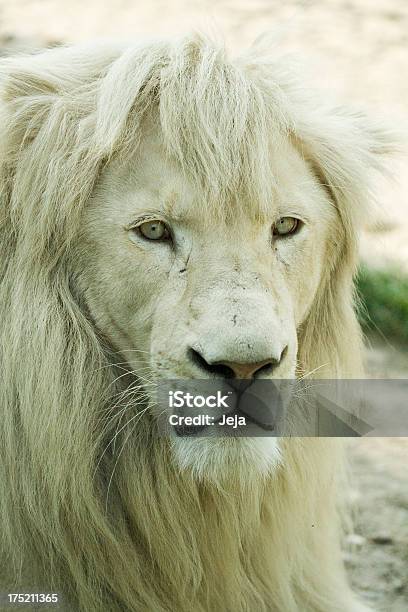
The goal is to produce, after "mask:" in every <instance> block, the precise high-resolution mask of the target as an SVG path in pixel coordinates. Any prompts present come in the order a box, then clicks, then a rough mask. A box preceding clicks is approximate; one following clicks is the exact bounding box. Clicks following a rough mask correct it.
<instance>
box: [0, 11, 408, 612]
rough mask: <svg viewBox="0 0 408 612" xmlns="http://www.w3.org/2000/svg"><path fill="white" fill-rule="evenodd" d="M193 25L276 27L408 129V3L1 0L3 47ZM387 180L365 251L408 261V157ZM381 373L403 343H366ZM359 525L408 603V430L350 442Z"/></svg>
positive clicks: (353, 562) (345, 89) (407, 372)
mask: <svg viewBox="0 0 408 612" xmlns="http://www.w3.org/2000/svg"><path fill="white" fill-rule="evenodd" d="M191 28H194V29H197V28H199V29H204V30H206V31H214V32H221V33H222V35H223V36H224V37H225V39H226V40H227V43H228V44H229V46H230V47H231V49H232V50H233V51H234V52H236V51H239V48H240V47H241V46H243V45H247V44H250V43H251V42H252V41H253V40H254V39H255V38H256V37H257V36H259V35H260V34H262V33H264V32H268V31H269V32H274V33H275V36H276V40H277V42H276V45H277V47H278V48H282V49H284V50H287V51H289V52H293V53H295V54H298V55H300V56H301V57H302V58H305V61H306V64H307V65H309V66H311V68H312V72H314V74H315V75H316V77H317V80H318V81H319V82H320V84H321V85H324V86H326V87H327V88H328V89H330V90H334V91H335V92H337V93H338V94H339V96H340V98H341V99H342V100H343V101H344V102H347V103H352V104H355V105H357V106H359V107H362V108H364V109H366V111H367V112H369V113H371V114H372V115H375V116H379V117H381V118H383V119H384V120H385V121H389V122H390V123H391V124H392V125H393V126H395V127H397V128H398V129H399V130H400V132H401V134H402V133H404V132H408V1H407V0H309V1H308V0H305V1H303V2H300V1H295V0H286V1H283V0H234V1H232V0H211V1H207V2H202V1H199V0H166V1H164V0H155V1H151V2H149V3H147V2H137V1H132V0H110V1H109V0H106V1H105V2H101V1H100V0H87V1H86V2H83V0H70V1H69V2H68V1H65V0H59V1H58V0H41V1H40V0H37V1H35V0H0V51H1V49H2V50H3V52H6V53H7V52H9V51H13V50H20V49H32V48H35V47H43V46H44V45H49V44H55V43H60V42H76V41H81V40H86V39H89V38H94V37H112V36H115V37H119V38H135V39H139V38H140V37H146V36H157V35H159V36H160V35H169V34H177V33H182V32H184V31H187V30H189V29H191ZM393 172H394V174H395V179H396V182H395V185H393V186H391V185H390V183H387V182H385V183H384V182H379V183H378V188H377V193H378V208H377V209H376V212H375V214H373V215H372V216H371V217H370V219H367V223H366V232H365V236H364V240H363V244H362V257H363V258H364V259H366V260H367V262H368V263H370V264H372V265H373V264H374V265H381V266H382V265H385V264H386V263H389V262H392V263H393V264H396V265H398V266H402V267H403V268H405V269H407V270H408V195H407V194H408V162H407V161H406V160H402V161H400V162H398V163H394V164H393ZM366 363H367V370H368V373H369V375H370V376H372V377H374V378H382V377H384V378H407V377H408V355H407V351H406V349H404V348H401V347H399V348H398V347H395V346H392V345H391V344H387V343H378V342H374V344H372V345H371V346H370V348H368V349H367V351H366ZM350 457H351V462H352V481H353V490H352V502H353V504H354V506H355V508H356V523H355V533H354V534H352V535H351V536H350V537H349V543H350V545H351V546H352V552H350V553H347V554H346V561H347V565H348V567H349V571H350V576H351V579H352V582H353V584H354V585H355V588H356V589H357V591H359V592H360V593H361V594H362V595H363V596H364V597H365V598H366V599H367V600H368V601H371V602H372V604H373V606H374V607H375V608H376V609H377V610H384V611H386V612H403V611H406V610H408V439H403V438H362V439H356V440H353V441H352V442H350Z"/></svg>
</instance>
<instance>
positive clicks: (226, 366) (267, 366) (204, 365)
mask: <svg viewBox="0 0 408 612" xmlns="http://www.w3.org/2000/svg"><path fill="white" fill-rule="evenodd" d="M286 352H287V347H285V348H284V349H283V351H281V353H280V355H279V357H272V356H271V357H269V358H268V359H263V360H262V361H254V362H251V363H241V362H237V361H227V360H225V361H213V362H208V361H207V360H206V359H205V358H204V356H203V355H202V354H201V353H200V352H198V351H197V350H195V349H190V357H191V359H192V360H193V361H194V363H195V364H196V365H198V366H199V367H200V368H201V369H202V370H206V371H207V372H208V373H210V374H216V375H218V376H222V377H223V378H239V379H251V378H255V377H256V375H257V374H260V373H261V372H262V373H264V374H267V373H271V372H272V371H273V370H274V369H275V368H276V367H277V366H278V365H279V364H280V363H281V361H282V359H283V357H284V356H285V354H286Z"/></svg>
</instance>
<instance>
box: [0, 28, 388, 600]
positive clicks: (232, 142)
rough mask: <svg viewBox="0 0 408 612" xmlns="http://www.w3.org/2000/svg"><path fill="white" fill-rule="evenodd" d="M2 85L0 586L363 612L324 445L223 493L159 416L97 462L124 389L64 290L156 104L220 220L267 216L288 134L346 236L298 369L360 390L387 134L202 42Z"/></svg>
mask: <svg viewBox="0 0 408 612" xmlns="http://www.w3.org/2000/svg"><path fill="white" fill-rule="evenodd" d="M0 72H1V85H0V92H1V108H0V112H1V131H0V163H1V170H0V171H1V185H0V189H1V203H0V283H1V285H0V287H1V300H0V326H1V329H0V334H1V336H0V339H1V342H0V369H1V374H2V384H1V388H0V406H1V422H0V436H1V438H0V453H1V461H0V473H1V482H2V483H3V486H2V494H1V496H0V516H1V523H2V524H1V550H2V553H1V558H2V562H1V563H2V566H3V567H2V572H3V579H2V580H3V584H4V585H6V586H7V588H11V587H12V586H13V585H17V586H16V587H13V588H16V589H17V590H18V585H26V587H28V586H29V585H31V586H32V587H36V590H39V591H41V590H46V591H48V592H51V591H57V592H62V593H64V596H65V598H66V601H68V602H70V603H68V604H67V609H69V610H81V611H86V612H102V611H107V610H109V612H114V611H122V612H123V611H125V610H127V611H133V612H139V611H143V610H146V611H149V612H153V611H154V612H175V611H176V610H177V612H191V611H192V610H193V611H194V612H209V611H215V610H217V611H218V610H225V611H231V612H232V611H234V612H238V611H239V610H242V611H244V610H245V611H251V612H252V611H254V612H255V611H256V612H262V611H279V612H357V611H361V610H363V609H365V608H364V607H363V606H362V605H361V604H359V603H358V602H357V601H356V600H355V598H354V596H353V595H352V594H351V592H350V590H349V588H348V587H347V585H346V580H345V576H344V570H343V568H342V561H341V553H340V525H339V512H338V510H339V508H338V505H339V503H338V502H339V500H338V499H337V486H338V481H339V479H340V480H341V479H342V468H341V466H342V452H341V449H340V448H339V447H338V444H337V442H336V441H335V440H330V439H309V438H303V439H287V440H283V441H282V443H281V452H282V456H283V469H281V470H277V471H275V472H274V473H273V474H271V475H270V476H269V477H266V478H260V477H259V478H254V479H248V478H244V477H243V475H242V474H240V473H237V471H236V472H234V470H231V471H230V474H231V477H230V479H229V481H228V483H226V482H224V483H220V482H218V483H217V482H212V481H206V480H205V478H204V479H201V480H199V479H196V478H194V477H193V475H192V474H191V473H189V472H188V471H182V470H179V469H178V468H177V467H176V466H175V464H174V461H173V460H172V457H171V453H170V449H169V446H168V443H167V441H166V440H164V439H160V438H158V437H157V435H156V434H155V429H154V427H152V421H151V420H150V419H143V418H141V419H140V420H139V421H138V423H137V427H136V428H135V429H134V431H133V433H132V438H131V441H130V442H129V440H128V439H127V440H126V434H127V431H126V430H124V431H121V432H120V433H119V436H118V440H117V448H116V451H115V449H114V448H112V447H110V448H109V450H108V452H103V451H104V449H105V448H106V445H107V441H109V439H111V438H112V436H113V435H114V433H115V430H116V425H117V422H116V421H111V420H109V419H108V418H107V415H109V414H110V413H109V410H110V409H111V408H112V405H113V404H114V402H116V401H117V394H118V393H119V392H122V395H121V400H122V401H123V402H124V403H126V388H127V387H126V384H124V381H123V379H122V380H121V381H120V383H119V382H118V380H116V379H117V378H118V371H117V369H115V367H114V365H113V362H114V361H115V360H117V361H119V360H118V359H117V356H113V355H112V347H110V346H109V343H108V342H107V341H106V339H105V338H103V337H101V334H99V333H98V332H97V330H96V329H95V326H94V323H93V321H92V318H91V317H90V316H89V313H88V310H87V305H86V300H85V299H84V295H82V294H81V290H80V288H79V286H78V284H77V283H76V278H75V274H74V273H73V271H74V270H75V269H76V268H75V265H74V264H75V262H74V260H75V249H74V246H75V244H76V242H77V240H78V235H79V233H80V227H81V219H82V215H83V211H84V209H85V208H86V206H87V202H88V201H89V198H90V197H91V196H92V194H93V192H94V189H95V186H97V184H98V180H99V177H100V175H101V172H102V171H103V170H104V169H106V168H107V167H109V164H110V162H111V160H114V159H115V160H119V161H120V159H125V158H126V156H127V155H128V154H129V153H130V152H131V151H133V150H135V149H136V148H137V146H138V143H139V141H140V138H141V126H142V122H143V117H144V116H145V114H146V112H148V111H149V110H151V109H152V108H154V109H156V110H157V111H158V112H159V116H160V126H161V131H162V134H163V138H164V141H165V144H166V147H167V150H168V155H169V156H170V157H171V158H172V159H174V160H175V162H176V163H178V164H179V166H180V167H181V168H182V170H183V172H184V173H185V175H186V176H188V178H189V180H190V181H192V182H193V183H194V184H195V185H197V186H198V188H199V189H201V190H202V192H203V193H205V194H206V196H205V197H203V202H205V203H206V206H208V210H209V211H210V210H213V211H214V212H215V214H216V211H217V207H218V208H219V207H220V206H221V205H220V202H221V203H224V209H225V207H228V203H229V202H230V201H232V200H234V194H235V193H236V192H237V190H239V191H240V192H241V193H244V194H245V196H246V199H247V200H248V198H250V199H251V200H253V201H255V200H256V201H257V202H258V203H259V204H260V208H259V209H260V210H262V206H263V204H264V203H266V202H267V201H268V200H269V199H270V198H271V197H272V196H273V188H274V177H273V174H272V170H271V167H270V166H271V165H270V163H269V160H270V146H271V144H270V138H269V137H268V134H269V135H270V134H271V133H272V132H273V133H276V138H277V139H278V138H279V137H281V136H284V137H287V138H289V139H290V140H291V141H292V143H293V144H294V145H295V146H296V148H297V149H298V150H299V151H301V152H302V154H303V156H304V158H305V159H306V160H307V161H308V163H310V166H311V167H312V169H313V171H314V173H315V175H316V177H318V179H319V180H320V181H321V183H322V184H323V185H324V186H325V188H326V189H327V192H328V193H329V195H330V198H331V199H332V202H333V203H334V205H335V207H336V210H337V213H338V219H339V222H338V224H337V227H336V233H335V234H334V235H333V238H332V244H331V247H330V257H329V259H328V261H327V262H326V264H325V268H324V274H323V276H322V278H321V282H320V285H319V289H318V292H317V294H316V297H315V299H314V302H313V305H312V308H311V309H310V312H309V314H308V316H307V318H306V319H305V320H304V321H303V322H302V325H301V326H300V328H299V329H298V342H299V352H298V364H299V366H298V369H299V372H310V371H312V370H314V369H315V368H319V367H320V366H321V365H322V364H325V365H326V368H325V370H324V373H323V375H324V376H327V377H342V376H343V377H347V376H358V373H359V372H360V367H361V363H360V332H359V329H358V325H357V323H356V319H355V315H354V312H353V287H352V277H353V273H354V270H355V265H356V252H357V232H358V228H359V226H360V225H361V221H362V219H363V218H364V216H365V215H366V214H367V205H368V202H369V200H370V192H369V184H368V181H369V174H370V171H371V169H373V168H376V167H379V165H380V161H379V160H380V158H381V156H382V155H383V154H386V153H388V151H389V149H390V147H391V146H392V145H391V144H390V140H389V136H388V134H387V133H386V132H385V131H383V130H381V129H380V128H378V127H377V126H375V125H372V124H370V123H369V122H368V121H367V120H366V119H365V118H363V117H360V116H358V115H352V114H348V113H346V112H344V111H343V110H342V109H338V108H333V107H330V106H326V105H325V104H324V101H323V100H322V99H319V100H318V101H317V99H316V98H315V97H313V96H311V95H310V94H309V92H308V91H307V90H306V89H305V88H304V86H303V84H302V82H301V80H300V79H299V78H295V77H293V76H292V74H291V72H290V71H289V70H287V67H286V62H285V61H283V60H282V59H275V57H274V55H273V53H272V52H270V51H264V50H262V49H256V48H255V49H252V50H250V51H249V52H248V53H247V54H245V55H243V56H242V57H240V58H238V59H236V60H234V61H230V60H229V59H227V58H226V55H225V51H224V50H223V49H220V48H218V47H217V46H216V45H214V44H213V43H211V42H210V41H208V40H206V39H204V38H201V37H191V38H186V39H183V40H181V41H177V42H167V41H164V42H151V43H145V44H143V45H140V46H120V45H110V44H102V45H92V46H84V47H74V48H61V49H54V50H50V51H46V52H44V53H41V54H38V55H33V56H22V57H16V58H10V59H4V60H2V61H1V64H0ZM125 442H127V443H126V444H125ZM118 448H122V452H121V453H120V454H119V455H118V452H117V450H118ZM113 466H115V469H114V470H113V469H112V468H113ZM108 488H109V496H108V497H107V490H108ZM107 500H108V501H107ZM6 586H4V587H3V589H2V590H5V588H6Z"/></svg>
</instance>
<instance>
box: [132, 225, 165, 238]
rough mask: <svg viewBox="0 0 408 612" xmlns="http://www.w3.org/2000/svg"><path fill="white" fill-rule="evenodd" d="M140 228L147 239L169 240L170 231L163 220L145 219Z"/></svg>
mask: <svg viewBox="0 0 408 612" xmlns="http://www.w3.org/2000/svg"><path fill="white" fill-rule="evenodd" d="M138 230H139V232H140V233H141V234H142V236H143V237H144V238H147V240H168V238H170V232H169V230H168V229H167V227H166V225H165V223H163V221H145V222H144V223H141V224H140V225H138Z"/></svg>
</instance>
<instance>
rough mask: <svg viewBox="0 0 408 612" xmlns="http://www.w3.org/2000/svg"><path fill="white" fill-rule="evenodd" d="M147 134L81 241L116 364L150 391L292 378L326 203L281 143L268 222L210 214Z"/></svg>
mask: <svg viewBox="0 0 408 612" xmlns="http://www.w3.org/2000/svg"><path fill="white" fill-rule="evenodd" d="M143 134H144V135H143V138H142V140H141V142H140V145H139V147H138V150H137V152H136V153H135V154H134V155H132V156H130V157H129V158H128V159H126V160H124V159H120V160H119V159H117V160H114V161H112V162H111V163H110V164H109V165H108V166H107V169H106V170H105V172H104V174H103V176H102V178H101V180H100V183H99V185H98V186H97V188H96V190H95V192H94V195H93V197H92V199H91V202H90V204H89V206H88V209H87V211H86V213H85V219H84V223H83V231H82V237H81V253H82V258H81V261H82V263H81V281H80V282H81V286H82V291H83V294H84V296H85V300H86V302H87V305H88V308H89V310H90V313H91V315H92V318H93V320H94V322H95V324H96V326H97V328H98V329H99V330H100V331H101V332H102V333H103V334H104V336H105V337H107V338H108V339H109V342H110V344H111V345H112V346H113V347H114V350H115V351H117V355H120V357H118V358H117V359H116V360H115V361H117V362H127V364H128V366H129V367H130V368H131V369H132V370H134V371H135V372H138V373H142V380H143V378H144V377H145V378H146V379H149V380H151V379H152V378H153V379H175V378H184V379H190V378H197V379H206V378H213V377H214V376H216V377H220V378H233V377H236V378H254V377H262V378H293V377H294V376H295V370H296V361H297V329H298V327H299V325H300V324H301V323H302V321H303V320H304V319H305V317H306V315H307V313H308V311H309V309H310V307H311V305H312V302H313V299H314V296H315V292H316V289H317V287H318V285H319V281H320V278H321V275H322V270H323V268H324V263H325V253H326V250H327V245H328V236H329V233H330V228H331V226H332V224H333V223H334V222H335V219H336V212H335V210H334V206H333V204H332V203H331V201H330V199H329V197H328V195H327V193H326V192H325V190H324V189H323V188H322V187H321V186H320V185H319V183H318V181H317V179H316V178H315V176H314V174H313V173H312V171H311V170H310V168H309V167H308V165H307V163H306V162H305V161H304V160H303V159H302V157H301V156H300V154H299V153H298V152H297V151H296V149H295V148H294V146H292V145H291V144H289V142H282V143H281V145H280V147H279V150H277V151H276V154H275V155H274V157H273V159H271V164H272V165H273V168H274V176H275V177H276V189H275V194H276V197H275V199H274V201H272V202H270V203H269V207H268V209H267V210H261V209H260V208H259V207H258V206H257V205H256V204H255V203H253V202H236V203H235V204H234V203H232V204H231V206H230V208H229V211H228V212H227V211H225V210H222V209H219V210H214V209H210V207H209V206H207V203H206V201H205V199H204V198H203V197H202V196H201V195H200V191H199V190H198V189H197V187H195V186H194V185H192V184H189V182H188V181H187V179H186V178H184V177H183V174H182V172H181V170H180V169H179V168H178V167H177V166H176V165H175V163H174V162H173V161H172V160H171V159H170V158H169V157H168V156H166V153H165V150H164V148H163V146H162V142H161V136H160V132H159V130H158V129H157V128H155V127H154V125H153V124H152V123H149V124H147V125H146V126H145V128H144V130H143ZM149 389H151V387H149ZM218 442H220V441H218ZM235 442H236V444H237V445H238V444H240V445H241V446H246V447H249V446H250V445H251V444H252V446H251V452H253V450H254V448H256V449H257V453H258V455H259V457H260V459H261V463H263V464H265V465H269V464H270V463H271V462H272V463H273V462H274V461H275V460H276V459H277V456H278V444H277V442H276V439H273V438H269V439H265V438H264V439H262V440H252V442H251V443H250V442H249V441H248V440H246V441H245V442H244V441H243V440H242V439H241V441H238V440H236V441H235ZM192 443H194V442H192V441H191V440H178V441H177V444H176V446H177V449H179V450H180V449H181V448H184V451H185V449H186V445H187V446H188V445H191V444H192ZM224 443H225V441H224ZM197 444H200V448H201V449H207V448H208V444H209V440H208V439H207V440H203V439H201V440H200V441H198V440H197ZM211 444H215V442H214V441H212V442H211ZM184 451H183V453H184V454H183V457H184V458H185V452H184ZM183 461H184V459H183ZM184 462H185V461H184ZM201 462H202V457H201ZM187 463H188V462H187Z"/></svg>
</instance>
